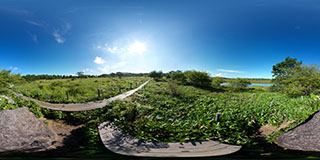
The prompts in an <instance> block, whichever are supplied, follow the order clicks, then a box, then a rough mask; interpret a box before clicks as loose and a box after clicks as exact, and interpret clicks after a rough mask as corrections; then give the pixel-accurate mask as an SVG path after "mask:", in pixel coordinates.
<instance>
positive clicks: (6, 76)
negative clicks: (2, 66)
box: [0, 70, 22, 90]
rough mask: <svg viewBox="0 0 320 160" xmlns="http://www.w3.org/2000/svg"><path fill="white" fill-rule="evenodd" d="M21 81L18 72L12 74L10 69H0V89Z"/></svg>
mask: <svg viewBox="0 0 320 160" xmlns="http://www.w3.org/2000/svg"><path fill="white" fill-rule="evenodd" d="M21 81H22V78H21V76H20V74H12V73H11V71H10V70H2V71H0V90H5V89H6V88H8V87H10V85H12V84H15V83H19V82H21Z"/></svg>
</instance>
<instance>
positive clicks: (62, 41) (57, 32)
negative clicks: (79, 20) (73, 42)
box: [52, 30, 65, 44]
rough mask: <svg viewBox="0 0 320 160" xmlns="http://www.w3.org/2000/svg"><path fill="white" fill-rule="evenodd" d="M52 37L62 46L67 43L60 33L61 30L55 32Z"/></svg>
mask: <svg viewBox="0 0 320 160" xmlns="http://www.w3.org/2000/svg"><path fill="white" fill-rule="evenodd" d="M52 35H53V37H54V39H55V40H56V41H57V42H58V43H60V44H62V43H64V42H65V39H64V38H63V37H62V36H61V34H60V33H59V30H55V31H53V33H52Z"/></svg>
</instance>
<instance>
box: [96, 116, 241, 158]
mask: <svg viewBox="0 0 320 160" xmlns="http://www.w3.org/2000/svg"><path fill="white" fill-rule="evenodd" d="M99 134H100V138H101V140H102V142H103V144H104V145H105V147H106V148H108V149H109V150H110V151H112V152H114V153H117V154H121V155H126V156H138V157H212V156H221V155H227V154H231V153H234V152H237V151H239V150H240V149H241V146H235V145H228V144H222V143H218V142H215V141H202V142H188V143H158V142H145V141H142V140H138V139H134V138H132V137H131V136H130V135H128V134H126V133H123V132H122V131H119V130H117V129H115V128H114V126H113V124H112V123H110V122H104V123H102V124H101V125H99Z"/></svg>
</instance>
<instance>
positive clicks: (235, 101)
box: [0, 78, 320, 146]
mask: <svg viewBox="0 0 320 160" xmlns="http://www.w3.org/2000/svg"><path fill="white" fill-rule="evenodd" d="M84 80H86V81H89V82H87V83H88V84H90V85H92V84H94V83H98V82H99V81H103V80H104V79H84ZM95 80H98V82H94V81H95ZM122 80H127V81H131V80H134V81H136V79H124V78H123V79H119V80H118V82H122ZM138 80H140V82H141V83H142V82H144V80H145V79H143V78H141V79H139V78H138ZM57 81H62V80H55V81H44V82H41V83H40V82H37V83H36V84H32V85H39V84H47V86H50V84H52V83H53V82H57ZM64 81H67V80H64ZM64 81H63V82H64ZM86 81H85V82H86ZM49 82H50V83H49ZM85 82H84V81H83V80H82V82H77V83H85ZM127 83H128V82H126V84H127ZM62 84H68V83H62ZM29 85H31V84H29ZM14 100H15V102H16V104H15V105H10V104H8V103H7V101H6V100H2V101H0V110H1V109H8V108H16V107H22V106H26V107H29V108H30V110H31V111H32V112H34V113H35V114H36V115H37V117H41V116H45V117H47V118H51V119H63V120H66V121H70V122H73V121H76V122H82V123H84V124H85V128H84V130H83V132H84V133H83V134H84V136H85V138H86V145H88V146H96V145H97V144H100V143H101V142H100V140H99V136H98V131H97V124H99V123H101V122H104V121H107V120H108V121H113V122H114V123H115V124H116V125H117V127H119V128H121V129H122V130H124V131H126V132H128V133H130V134H131V135H133V136H134V137H136V138H139V139H144V140H148V141H162V142H186V141H197V140H209V139H212V140H217V141H220V142H224V143H230V144H240V145H250V144H252V140H253V139H254V137H255V135H256V134H258V130H259V128H260V127H261V126H263V125H265V124H267V123H269V124H272V125H275V126H279V125H280V124H281V123H282V122H286V121H293V120H294V121H295V123H293V124H291V125H290V128H292V127H295V126H297V125H298V124H300V123H302V122H304V121H305V120H306V119H307V118H308V117H309V116H310V115H312V114H314V113H315V112H316V111H318V110H320V105H319V104H320V101H319V100H318V99H314V98H311V97H304V99H303V100H301V98H290V97H288V96H286V95H285V94H282V93H274V92H263V91H261V92H236V93H229V92H223V93H216V92H214V91H211V90H205V89H199V88H196V87H192V86H182V85H177V84H174V83H172V84H170V83H168V82H166V81H161V82H155V81H151V82H150V83H149V84H148V85H146V86H145V87H144V88H142V89H141V90H139V91H138V92H137V94H135V95H134V96H133V97H130V98H128V99H126V100H125V101H114V102H112V103H108V104H106V107H104V108H101V109H97V110H92V111H85V112H71V113H65V112H59V111H52V110H48V109H43V108H40V107H39V105H38V104H36V103H35V102H32V101H23V100H21V99H19V98H17V97H14ZM272 101H273V105H272V106H270V104H271V102H272ZM217 113H220V114H221V115H220V119H219V121H216V120H215V117H216V114H217ZM277 134H279V133H275V134H274V135H273V136H274V137H275V136H277ZM274 137H271V138H270V140H274Z"/></svg>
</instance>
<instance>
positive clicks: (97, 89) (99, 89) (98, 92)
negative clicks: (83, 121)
mask: <svg viewBox="0 0 320 160" xmlns="http://www.w3.org/2000/svg"><path fill="white" fill-rule="evenodd" d="M97 90H98V97H99V98H100V89H99V88H98V89H97Z"/></svg>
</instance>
